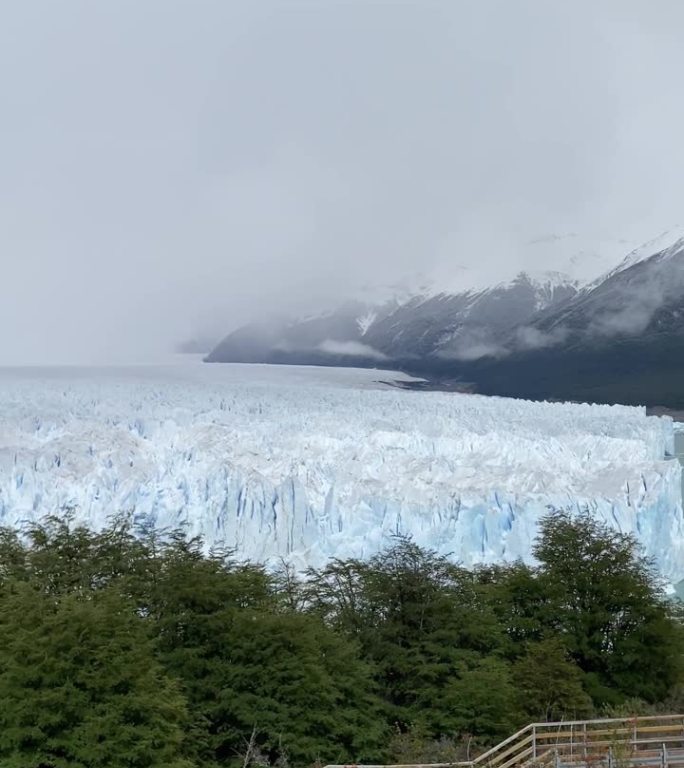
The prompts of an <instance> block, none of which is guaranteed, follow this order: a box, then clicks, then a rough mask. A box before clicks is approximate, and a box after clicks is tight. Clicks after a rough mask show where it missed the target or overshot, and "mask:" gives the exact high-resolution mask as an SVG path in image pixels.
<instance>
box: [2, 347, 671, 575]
mask: <svg viewBox="0 0 684 768" xmlns="http://www.w3.org/2000/svg"><path fill="white" fill-rule="evenodd" d="M406 378H408V377H403V376H402V375H401V374H397V373H393V372H389V371H379V370H356V369H341V368H306V367H293V368H291V367H287V366H265V365H264V366H260V365H212V366H208V365H202V364H201V363H199V362H196V363H195V362H193V363H188V362H186V363H179V364H168V365H156V366H132V367H128V368H89V369H79V368H46V369H40V368H25V369H20V368H13V369H9V368H6V369H0V523H1V524H3V525H12V526H21V525H23V524H25V523H26V522H29V521H33V520H36V519H39V518H41V517H43V516H44V515H45V514H54V513H59V512H60V511H63V510H66V509H73V510H74V514H75V516H76V519H77V520H79V521H81V522H85V523H87V524H89V525H91V526H93V527H100V526H102V525H104V524H106V522H107V520H108V519H110V518H111V516H112V515H115V514H118V513H122V512H130V513H131V514H132V515H133V516H134V517H135V518H136V519H138V520H146V521H149V522H152V523H154V524H155V525H157V526H159V527H162V528H173V527H178V526H183V527H185V528H186V530H187V532H188V533H189V534H190V535H201V536H202V537H203V538H204V540H205V542H206V543H207V545H209V546H211V545H222V546H227V547H230V548H235V550H236V552H237V554H238V555H239V556H240V557H244V558H250V559H252V560H258V561H262V562H266V563H272V562H276V561H279V560H280V559H285V560H288V561H290V562H292V563H293V564H294V565H295V566H296V567H304V566H307V565H314V566H318V565H321V564H322V563H324V562H325V561H326V560H328V559H329V558H333V557H350V556H354V557H366V556H369V555H371V554H373V553H374V552H376V551H378V550H379V549H381V548H382V547H384V546H386V545H387V544H388V543H389V542H391V540H392V536H393V535H394V534H405V535H410V536H411V537H412V538H413V540H414V541H415V542H416V543H418V544H420V545H423V546H427V547H432V548H434V549H436V550H437V551H439V552H441V553H444V554H448V555H449V556H450V557H452V558H453V559H454V560H457V561H459V562H461V563H463V564H464V565H467V566H471V565H475V564H480V563H492V562H508V561H513V560H516V559H518V558H522V559H523V560H525V561H527V562H530V561H531V557H532V556H531V546H532V542H533V541H534V537H535V535H536V531H537V524H538V521H539V519H540V517H541V516H543V515H544V514H545V513H546V512H547V511H548V510H551V509H567V510H571V511H577V512H582V511H588V512H589V513H590V514H592V515H593V516H594V517H596V518H598V519H599V520H601V521H603V522H605V523H607V524H609V525H610V526H613V527H614V528H617V529H619V530H620V531H623V532H625V533H630V534H634V535H635V536H636V537H637V539H638V541H639V542H640V544H641V546H642V548H643V553H644V554H645V555H646V556H648V557H651V558H653V560H654V562H655V563H656V565H657V568H658V570H659V572H660V573H661V574H662V576H663V577H664V578H666V579H668V580H670V581H672V582H677V581H679V580H681V579H682V578H684V519H683V513H682V485H681V483H682V469H681V466H680V464H679V462H678V461H677V460H676V459H674V458H673V457H674V453H675V450H674V439H675V433H674V426H673V422H672V420H671V419H670V418H668V417H655V416H648V415H647V414H646V411H645V409H643V408H633V407H627V406H605V405H586V404H561V403H547V402H525V401H519V400H507V399H503V398H495V397H492V398H489V397H483V396H478V395H468V394H457V393H450V392H428V391H409V390H406V389H401V388H397V387H396V386H392V383H394V382H396V381H401V379H406Z"/></svg>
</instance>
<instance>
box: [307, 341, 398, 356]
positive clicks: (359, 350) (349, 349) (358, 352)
mask: <svg viewBox="0 0 684 768" xmlns="http://www.w3.org/2000/svg"><path fill="white" fill-rule="evenodd" d="M318 348H319V349H320V350H321V352H325V353H327V354H329V355H349V356H358V357H368V358H370V359H372V360H387V355H385V354H383V353H382V352H380V350H378V349H374V348H373V347H371V346H369V345H368V344H362V343H361V342H360V341H335V340H334V339H326V340H325V341H323V342H321V343H320V345H319V347H318Z"/></svg>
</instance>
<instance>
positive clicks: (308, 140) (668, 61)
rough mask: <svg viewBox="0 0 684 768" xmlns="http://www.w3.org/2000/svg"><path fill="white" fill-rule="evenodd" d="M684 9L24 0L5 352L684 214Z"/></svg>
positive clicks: (149, 326) (85, 341) (9, 30)
mask: <svg viewBox="0 0 684 768" xmlns="http://www.w3.org/2000/svg"><path fill="white" fill-rule="evenodd" d="M683 27H684V5H683V4H682V3H680V2H678V0H662V2H659V3H658V4H656V5H654V4H649V3H643V2H640V1H638V0H605V2H601V3H595V2H593V0H578V1H577V2H573V3H560V2H558V3H549V2H548V0H518V2H515V3H511V2H510V0H491V2H487V3H483V2H481V0H458V1H457V2H454V1H453V0H429V1H428V2H425V1H424V0H408V2H399V1H398V0H397V2H381V1H380V0H344V2H339V3H313V2H310V1H307V0H262V1H261V2H259V3H254V2H250V1H249V0H235V2H230V3H225V2H218V0H198V1H197V2H190V0H148V1H147V2H145V3H139V2H135V1H134V0H119V1H118V2H115V3H104V2H101V3H93V2H90V1H89V0H70V2H67V3H50V2H48V1H47V0H26V2H14V3H11V2H7V3H4V4H3V5H2V9H0V91H1V92H2V94H3V100H2V104H1V105H0V118H1V119H0V278H1V279H2V285H3V297H2V300H1V301H0V363H3V362H55V361H91V360H92V361H103V360H113V359H132V358H139V359H149V358H151V357H153V356H154V355H157V354H159V353H160V352H163V351H164V350H167V349H171V348H172V347H173V346H174V345H175V343H176V342H178V341H181V340H183V339H185V338H188V337H192V336H193V335H195V334H197V333H199V332H202V333H203V332H204V331H205V330H206V329H211V332H212V333H213V332H214V329H216V331H215V332H216V333H217V334H219V335H223V333H227V332H228V331H230V330H231V329H232V328H233V327H235V326H236V325H238V324H240V323H242V322H245V321H247V320H250V319H252V318H254V317H259V316H262V315H263V314H264V313H266V312H271V311H282V312H292V311H300V310H301V311H310V310H311V311H313V310H316V309H320V308H321V306H325V305H326V304H328V303H331V302H333V301H338V300H339V299H340V298H343V297H344V296H345V295H347V294H348V293H349V292H350V291H353V290H354V289H355V287H356V286H358V285H360V284H365V283H370V284H374V283H383V284H386V283H394V282H396V280H397V279H401V277H402V276H403V275H405V274H408V273H415V272H416V271H421V272H437V273H438V274H440V275H443V276H445V279H447V278H449V276H450V275H451V276H453V275H454V274H456V273H458V274H460V271H459V270H460V269H461V268H462V267H467V268H468V269H469V270H470V271H472V272H474V273H477V274H478V275H481V276H484V277H487V278H492V279H498V278H499V277H501V279H505V278H507V277H510V276H512V275H513V274H515V273H516V272H517V271H518V270H519V269H520V268H531V269H536V268H549V267H554V266H557V265H555V264H549V263H548V262H549V255H548V254H549V251H547V249H546V248H545V246H544V244H543V243H542V244H539V243H537V244H536V245H535V246H534V248H532V249H530V248H524V247H523V245H524V244H525V243H529V242H530V241H532V240H536V239H538V238H539V237H541V236H545V235H549V236H553V235H559V234H560V235H563V234H565V233H568V232H573V233H578V237H579V236H582V237H583V238H587V239H589V240H592V241H596V242H602V241H604V240H610V239H612V240H615V239H624V240H627V241H629V242H632V241H637V242H639V241H643V240H645V239H648V238H649V237H650V236H653V235H654V234H657V233H658V232H660V231H662V230H663V229H666V228H667V227H668V226H669V225H671V224H672V223H676V222H679V221H681V218H682V211H681V195H680V191H681V178H682V175H683V174H682V172H683V171H684V143H682V141H681V135H682V132H683V131H684V103H683V102H682V101H681V99H677V98H676V97H674V96H673V94H676V93H678V89H679V80H680V72H681V71H683V70H684V48H683V47H682V46H681V40H680V30H681V29H682V28H683ZM521 244H522V245H521ZM552 245H553V242H550V247H551V246H552ZM456 277H458V275H456ZM618 321H619V318H618Z"/></svg>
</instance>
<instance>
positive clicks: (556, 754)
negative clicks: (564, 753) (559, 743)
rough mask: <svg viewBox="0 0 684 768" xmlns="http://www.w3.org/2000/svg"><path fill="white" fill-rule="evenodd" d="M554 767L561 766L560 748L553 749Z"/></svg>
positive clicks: (558, 767)
mask: <svg viewBox="0 0 684 768" xmlns="http://www.w3.org/2000/svg"><path fill="white" fill-rule="evenodd" d="M553 768H560V760H559V759H558V750H557V749H554V750H553Z"/></svg>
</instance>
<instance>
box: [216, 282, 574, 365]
mask: <svg viewBox="0 0 684 768" xmlns="http://www.w3.org/2000/svg"><path fill="white" fill-rule="evenodd" d="M577 290H578V284H577V283H576V282H575V281H573V280H571V279H570V278H569V277H567V276H566V275H563V274H561V273H558V272H542V273H540V274H538V275H529V274H527V273H525V272H522V273H520V274H519V275H518V276H517V277H516V278H515V279H513V280H510V281H508V282H505V283H499V284H496V285H494V286H492V287H490V288H477V289H476V288H472V289H469V290H464V291H461V292H456V293H447V292H444V291H442V290H441V289H440V287H439V286H438V285H435V284H432V285H423V286H421V287H420V288H419V289H417V290H414V292H408V291H405V290H404V291H402V292H401V293H396V294H394V295H390V297H389V298H388V297H387V292H383V294H382V298H381V299H380V300H379V301H378V300H376V301H373V300H370V299H366V300H363V301H362V300H354V301H348V302H345V303H343V304H342V305H340V306H339V307H336V308H334V309H333V310H331V311H329V312H328V313H325V314H321V315H314V316H310V317H304V318H298V319H295V320H291V319H285V320H284V319H274V318H266V319H265V320H262V321H259V322H256V323H252V324H250V325H247V326H243V327H242V328H239V329H238V330H237V331H234V332H233V333H231V334H229V335H228V336H227V337H226V338H225V339H224V340H223V341H222V342H221V343H220V344H219V345H218V346H217V347H216V348H215V349H214V350H213V351H212V352H211V354H210V355H209V356H208V358H207V359H208V361H210V362H260V363H274V362H276V363H296V364H300V365H302V364H304V365H311V364H313V365H317V364H318V365H320V364H341V365H348V364H364V365H374V364H377V363H380V362H382V361H390V362H391V363H392V364H394V365H399V364H405V363H410V361H415V360H420V359H422V358H429V357H434V356H436V357H440V358H453V359H463V360H470V359H474V358H477V357H481V356H483V355H485V354H489V353H491V352H492V351H493V350H496V349H498V348H499V346H500V345H501V344H502V342H503V340H504V338H505V337H506V336H507V335H508V332H509V331H510V328H511V326H517V325H521V324H526V323H528V322H530V321H531V320H532V318H534V317H535V316H536V314H537V313H539V312H540V311H541V310H544V309H548V308H549V307H552V306H555V305H558V304H560V303H562V302H564V301H566V300H567V299H569V298H571V297H572V296H574V295H575V294H576V293H577Z"/></svg>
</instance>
